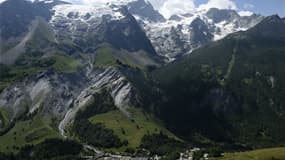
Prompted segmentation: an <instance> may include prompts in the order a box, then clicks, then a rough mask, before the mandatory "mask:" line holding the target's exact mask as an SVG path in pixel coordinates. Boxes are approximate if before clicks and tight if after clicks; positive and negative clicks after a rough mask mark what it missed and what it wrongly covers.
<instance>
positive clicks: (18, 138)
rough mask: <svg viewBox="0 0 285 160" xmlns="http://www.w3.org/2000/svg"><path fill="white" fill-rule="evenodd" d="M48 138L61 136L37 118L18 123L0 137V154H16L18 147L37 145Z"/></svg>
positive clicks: (44, 121)
mask: <svg viewBox="0 0 285 160" xmlns="http://www.w3.org/2000/svg"><path fill="white" fill-rule="evenodd" d="M48 138H61V136H60V135H59V133H58V132H57V131H56V130H55V129H53V128H52V127H51V126H49V125H48V124H47V122H46V120H44V119H41V118H40V117H39V116H36V117H34V118H32V119H30V120H23V121H18V122H17V123H16V124H15V126H14V127H13V128H12V129H11V130H9V132H8V133H6V134H4V135H3V136H0V143H1V145H0V152H6V153H7V152H17V151H18V150H19V148H20V147H23V146H25V145H28V144H38V143H40V142H42V141H44V140H45V139H48Z"/></svg>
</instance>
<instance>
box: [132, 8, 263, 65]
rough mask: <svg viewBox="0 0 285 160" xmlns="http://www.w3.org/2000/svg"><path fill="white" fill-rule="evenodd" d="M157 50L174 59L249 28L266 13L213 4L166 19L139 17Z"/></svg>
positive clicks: (162, 54) (166, 57) (167, 59)
mask: <svg viewBox="0 0 285 160" xmlns="http://www.w3.org/2000/svg"><path fill="white" fill-rule="evenodd" d="M137 19H138V21H139V22H140V23H141V25H142V27H143V28H144V30H145V32H146V34H147V35H148V37H149V39H150V40H151V42H152V44H153V46H154V47H155V49H156V52H157V53H158V54H159V55H161V56H164V57H165V59H166V61H173V60H175V59H177V58H179V57H181V56H184V55H187V54H190V53H192V52H193V51H194V50H195V49H197V48H199V47H201V46H203V45H206V44H208V43H210V42H212V41H216V40H219V39H222V38H224V37H225V36H227V35H228V34H230V33H234V32H237V31H244V30H247V29H249V28H251V27H253V26H255V25H256V24H258V23H259V22H260V21H261V20H262V19H263V17H262V16H260V15H256V14H253V15H252V16H240V15H239V14H238V13H237V12H236V11H234V10H220V9H216V8H212V9H210V10H208V11H205V10H203V11H196V12H194V13H189V14H184V15H173V16H172V17H170V18H169V19H168V20H166V21H161V22H156V23H154V22H149V21H147V20H144V19H140V18H139V17H137Z"/></svg>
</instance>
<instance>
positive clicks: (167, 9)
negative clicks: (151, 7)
mask: <svg viewBox="0 0 285 160" xmlns="http://www.w3.org/2000/svg"><path fill="white" fill-rule="evenodd" d="M158 10H159V12H160V13H161V14H162V15H163V16H164V17H165V18H169V17H170V16H172V15H175V14H184V13H191V12H193V11H195V10H196V8H195V3H194V1H193V0H165V2H164V3H163V5H162V6H161V7H160V8H158Z"/></svg>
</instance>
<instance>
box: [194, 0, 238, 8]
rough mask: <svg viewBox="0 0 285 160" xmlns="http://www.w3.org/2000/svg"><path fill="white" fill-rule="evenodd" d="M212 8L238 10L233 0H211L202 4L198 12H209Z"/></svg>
mask: <svg viewBox="0 0 285 160" xmlns="http://www.w3.org/2000/svg"><path fill="white" fill-rule="evenodd" d="M210 8H218V9H233V10H237V5H236V4H235V2H233V1H231V0H209V1H208V2H207V3H206V4H201V5H200V6H199V7H198V10H209V9H210Z"/></svg>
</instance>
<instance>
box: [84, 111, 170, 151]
mask: <svg viewBox="0 0 285 160" xmlns="http://www.w3.org/2000/svg"><path fill="white" fill-rule="evenodd" d="M89 120H90V121H91V122H92V123H94V124H95V123H102V124H104V125H105V126H106V128H108V129H112V130H113V131H114V133H115V134H116V135H117V136H118V137H119V138H120V139H121V140H127V141H128V142H129V144H128V146H124V147H122V148H119V149H116V150H118V151H124V150H125V149H127V148H137V147H139V146H140V144H141V140H142V138H143V137H144V136H145V135H148V134H158V133H160V131H162V132H164V133H166V134H167V135H169V136H170V137H174V136H173V135H172V134H171V133H170V132H169V131H167V130H166V129H165V128H164V127H162V125H161V124H160V123H159V122H158V121H157V120H155V119H154V118H153V117H152V116H150V115H149V114H147V113H144V112H142V111H140V110H135V109H134V110H132V111H131V117H130V118H128V117H127V116H126V115H124V114H123V113H122V112H120V111H118V110H115V111H111V112H107V113H104V114H99V115H96V116H93V117H91V118H89Z"/></svg>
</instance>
